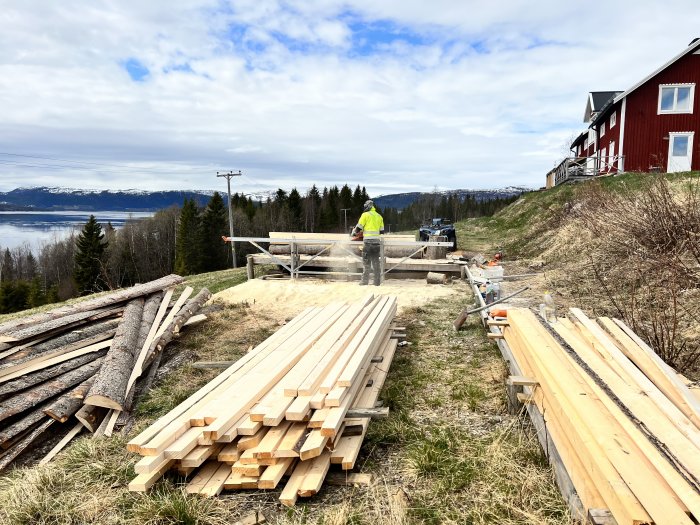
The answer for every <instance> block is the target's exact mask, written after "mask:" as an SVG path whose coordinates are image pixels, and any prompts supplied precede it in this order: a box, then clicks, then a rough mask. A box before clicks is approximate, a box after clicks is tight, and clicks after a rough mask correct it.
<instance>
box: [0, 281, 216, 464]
mask: <svg viewBox="0 0 700 525" xmlns="http://www.w3.org/2000/svg"><path fill="white" fill-rule="evenodd" d="M183 280H184V279H183V278H182V277H180V276H177V275H169V276H167V277H163V278H161V279H158V280H155V281H151V282H149V283H146V284H141V285H137V286H133V287H131V288H126V289H123V290H119V291H117V292H113V293H109V294H106V295H102V296H99V297H96V298H93V299H88V300H85V301H82V302H78V303H75V304H72V305H68V306H62V307H60V308H56V309H53V310H50V311H48V312H45V313H39V314H34V315H30V316H25V317H20V318H17V319H14V320H11V321H7V322H5V323H2V324H0V470H2V469H4V468H5V467H6V466H7V465H8V464H9V463H10V462H12V461H13V460H14V459H15V458H16V457H17V456H18V455H19V454H20V453H22V451H24V450H25V449H26V448H27V447H28V446H29V445H30V444H31V443H32V442H34V441H36V440H37V438H38V437H39V436H40V435H42V434H43V433H44V432H45V431H46V430H47V429H48V428H49V427H51V426H52V425H54V424H55V423H58V424H59V425H60V424H66V423H69V422H70V421H71V420H72V419H73V418H75V419H77V420H78V423H77V424H76V425H75V426H74V427H73V429H72V430H71V432H69V433H68V435H67V436H66V438H65V439H64V440H62V441H61V442H60V443H59V444H58V445H57V447H55V449H54V450H52V451H51V452H50V453H49V455H48V456H47V457H46V458H44V460H45V461H48V460H49V459H50V458H51V457H53V455H55V454H56V453H57V452H58V451H59V450H60V448H62V447H63V446H65V444H66V443H67V442H68V441H69V440H70V439H71V438H72V437H74V436H75V435H77V434H78V433H79V432H80V430H82V428H83V427H87V428H88V429H89V430H90V432H93V433H97V434H98V435H102V434H105V435H111V433H112V432H113V430H114V428H115V426H124V425H126V424H127V423H129V421H130V419H131V418H130V412H131V410H132V408H133V406H134V401H135V399H137V396H138V395H139V394H140V393H142V392H144V391H146V390H147V388H148V387H149V385H150V383H151V381H152V380H153V376H154V373H155V370H156V369H157V367H158V364H159V362H160V358H161V355H162V351H163V348H164V347H165V345H167V344H168V343H169V342H170V341H171V340H172V339H173V337H175V336H176V335H177V334H178V332H179V331H180V329H181V328H182V326H183V325H184V324H185V323H187V322H188V321H198V320H202V317H203V316H202V317H200V318H198V319H197V318H195V319H193V315H194V314H195V313H196V312H197V310H199V308H200V307H201V306H202V305H203V304H204V303H205V302H206V301H207V300H208V299H209V298H210V297H211V294H210V293H209V291H208V290H206V289H203V290H202V291H200V292H199V294H197V295H196V296H195V297H194V298H192V299H190V300H189V301H188V298H189V296H190V295H191V294H192V291H193V290H192V288H189V287H187V288H185V291H184V292H183V293H182V294H181V295H180V297H179V299H178V300H177V301H176V302H175V304H174V305H171V304H170V302H171V298H172V295H173V292H174V290H175V286H176V285H177V284H179V283H181V282H183ZM149 368H150V371H149V374H148V376H146V377H142V375H143V373H144V372H146V371H147V370H149ZM139 378H141V379H140V380H139ZM137 380H139V381H137ZM54 428H55V427H54ZM64 428H68V427H64Z"/></svg>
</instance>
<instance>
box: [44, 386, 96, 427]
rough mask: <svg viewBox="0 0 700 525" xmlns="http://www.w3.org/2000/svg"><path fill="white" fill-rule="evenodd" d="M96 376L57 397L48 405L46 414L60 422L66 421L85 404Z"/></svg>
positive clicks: (45, 410)
mask: <svg viewBox="0 0 700 525" xmlns="http://www.w3.org/2000/svg"><path fill="white" fill-rule="evenodd" d="M94 380H95V378H94V377H90V378H88V379H86V380H85V381H83V382H82V383H80V384H79V385H78V386H76V387H75V388H74V389H73V390H71V391H69V392H67V393H65V394H63V395H62V396H59V397H57V398H56V399H55V400H54V401H53V402H52V403H51V404H50V405H49V406H48V407H46V408H45V409H44V414H46V415H47V416H49V417H50V418H52V419H55V420H56V421H58V422H60V423H65V422H66V421H68V418H69V417H71V416H72V415H73V414H75V413H76V412H77V411H78V410H80V408H81V407H82V406H83V400H84V399H85V396H86V395H87V393H88V391H89V390H90V387H91V386H92V383H93V381H94Z"/></svg>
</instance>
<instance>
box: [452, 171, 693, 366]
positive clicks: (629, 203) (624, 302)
mask: <svg viewBox="0 0 700 525" xmlns="http://www.w3.org/2000/svg"><path fill="white" fill-rule="evenodd" d="M457 231H458V243H460V245H461V246H464V247H466V248H468V249H469V248H471V249H472V250H476V251H484V252H486V253H488V252H489V251H494V250H497V249H500V250H503V251H504V253H505V256H506V260H507V261H515V264H516V265H517V266H519V271H522V272H531V271H533V270H536V271H543V274H542V278H543V282H542V286H543V289H542V290H539V293H540V294H541V293H543V291H544V290H545V289H546V290H549V291H552V292H554V294H555V299H556V300H557V303H558V305H559V306H561V307H568V306H577V307H579V308H583V309H585V310H588V311H589V312H591V313H594V314H595V315H611V316H615V317H619V318H622V319H624V320H625V321H626V322H627V323H628V324H630V325H631V326H632V327H633V328H634V330H635V331H636V332H637V333H639V334H641V335H642V336H643V337H644V338H645V339H646V340H647V342H648V343H650V344H651V346H652V347H653V348H654V349H655V350H656V351H657V352H658V353H659V355H661V356H662V357H663V358H664V359H666V360H667V361H668V362H669V363H670V364H672V365H673V366H675V367H676V368H677V369H679V370H680V371H682V372H684V373H686V375H688V374H690V375H693V376H697V375H698V363H699V362H700V328H699V327H698V325H699V324H698V322H697V319H696V318H695V312H697V311H700V236H698V235H697V232H700V177H699V176H698V174H697V173H684V174H672V175H659V174H638V173H630V174H625V175H622V176H618V177H606V178H600V179H598V180H592V181H588V182H585V183H580V184H577V185H574V186H569V185H567V186H560V187H556V188H553V189H551V190H547V191H540V192H532V193H529V194H526V195H524V196H523V197H522V198H520V199H519V200H518V201H516V202H515V203H513V204H511V205H510V206H508V207H507V208H505V209H504V210H502V211H501V212H499V213H498V214H496V215H495V216H494V217H489V218H482V219H472V220H468V221H463V222H461V223H458V224H457ZM508 273H516V272H514V271H512V270H509V271H508ZM540 297H541V295H540Z"/></svg>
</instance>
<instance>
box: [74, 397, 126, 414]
mask: <svg viewBox="0 0 700 525" xmlns="http://www.w3.org/2000/svg"><path fill="white" fill-rule="evenodd" d="M84 404H86V405H92V406H96V407H103V408H110V409H112V410H119V411H122V410H124V407H123V406H122V405H120V404H119V403H117V402H116V401H114V400H113V399H110V398H108V397H105V396H101V395H92V396H88V397H86V398H85V401H84Z"/></svg>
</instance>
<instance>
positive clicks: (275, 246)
mask: <svg viewBox="0 0 700 525" xmlns="http://www.w3.org/2000/svg"><path fill="white" fill-rule="evenodd" d="M382 238H383V239H384V240H386V241H389V240H394V241H409V242H415V240H416V236H415V235H399V234H391V233H388V234H385V235H383V236H382ZM275 239H295V241H297V242H296V243H295V245H294V250H295V253H297V254H304V255H318V254H321V253H322V252H323V255H343V254H344V253H345V252H344V251H343V250H342V249H340V248H334V247H332V248H330V249H326V248H328V245H323V244H315V243H314V244H305V243H304V241H305V240H309V239H312V240H315V241H319V240H328V241H349V240H350V236H349V235H345V234H343V233H309V232H270V253H272V254H275V255H289V254H290V252H291V245H290V243H289V242H288V241H277V242H275ZM345 248H346V249H347V250H348V251H350V252H352V253H354V254H355V255H360V253H361V251H360V247H359V246H346V247H345ZM416 249H417V248H416V247H415V246H386V247H385V248H384V255H386V256H387V257H407V256H409V255H410V256H411V259H422V258H423V251H422V250H421V251H418V252H417V253H413V252H415V251H416Z"/></svg>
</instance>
